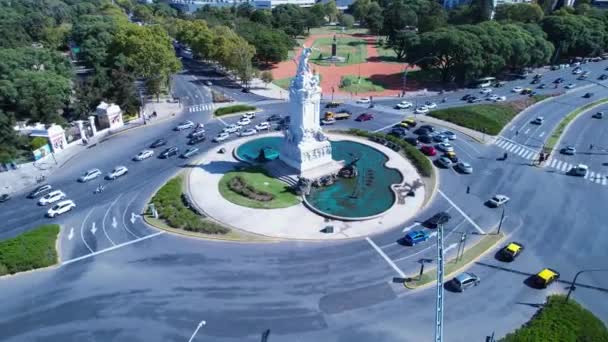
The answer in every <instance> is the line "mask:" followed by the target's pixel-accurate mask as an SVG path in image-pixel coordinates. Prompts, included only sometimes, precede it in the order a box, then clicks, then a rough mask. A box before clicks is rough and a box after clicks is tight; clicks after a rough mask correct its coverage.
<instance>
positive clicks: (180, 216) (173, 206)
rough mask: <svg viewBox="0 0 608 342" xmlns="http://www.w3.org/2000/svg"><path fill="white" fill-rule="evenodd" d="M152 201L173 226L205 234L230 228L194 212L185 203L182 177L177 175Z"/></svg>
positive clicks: (224, 231) (216, 232)
mask: <svg viewBox="0 0 608 342" xmlns="http://www.w3.org/2000/svg"><path fill="white" fill-rule="evenodd" d="M152 203H154V206H155V208H156V210H157V211H158V215H159V218H161V219H163V220H164V221H165V222H167V224H168V225H169V226H171V227H172V228H177V229H183V230H186V231H193V232H199V233H204V234H226V233H228V232H229V231H230V230H229V229H228V228H225V227H223V226H221V225H219V224H216V223H214V222H212V221H210V220H208V219H204V218H203V217H201V216H199V215H197V214H196V213H194V212H193V211H192V210H191V209H190V208H188V207H186V206H185V205H184V202H183V199H182V179H181V178H180V177H176V178H173V179H171V180H170V181H168V182H167V183H166V184H165V185H163V186H162V187H161V188H160V189H159V190H158V192H156V194H155V195H154V197H152Z"/></svg>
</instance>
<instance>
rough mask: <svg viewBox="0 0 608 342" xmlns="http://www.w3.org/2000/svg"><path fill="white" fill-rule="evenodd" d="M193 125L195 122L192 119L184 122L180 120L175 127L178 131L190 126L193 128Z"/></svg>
mask: <svg viewBox="0 0 608 342" xmlns="http://www.w3.org/2000/svg"><path fill="white" fill-rule="evenodd" d="M192 127H194V122H192V121H183V122H180V123H179V124H178V125H177V126H176V127H175V130H176V131H183V130H185V129H189V128H192Z"/></svg>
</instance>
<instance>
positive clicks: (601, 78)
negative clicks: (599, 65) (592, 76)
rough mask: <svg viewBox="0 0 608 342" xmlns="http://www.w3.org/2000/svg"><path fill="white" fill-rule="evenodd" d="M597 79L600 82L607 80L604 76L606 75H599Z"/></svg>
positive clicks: (607, 77) (606, 76)
mask: <svg viewBox="0 0 608 342" xmlns="http://www.w3.org/2000/svg"><path fill="white" fill-rule="evenodd" d="M598 79H599V80H600V81H604V80H608V75H606V74H601V75H600V77H598Z"/></svg>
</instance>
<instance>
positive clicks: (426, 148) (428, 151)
mask: <svg viewBox="0 0 608 342" xmlns="http://www.w3.org/2000/svg"><path fill="white" fill-rule="evenodd" d="M420 141H422V140H420ZM420 152H422V153H424V154H426V155H427V156H430V157H432V156H434V155H436V154H437V150H435V148H434V147H433V146H422V147H421V148H420Z"/></svg>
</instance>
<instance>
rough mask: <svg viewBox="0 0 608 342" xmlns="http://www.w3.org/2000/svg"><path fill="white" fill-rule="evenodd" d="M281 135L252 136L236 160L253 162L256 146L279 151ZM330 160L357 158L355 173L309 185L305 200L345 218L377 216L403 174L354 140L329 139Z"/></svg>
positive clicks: (390, 202) (392, 197)
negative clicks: (319, 184) (317, 185)
mask: <svg viewBox="0 0 608 342" xmlns="http://www.w3.org/2000/svg"><path fill="white" fill-rule="evenodd" d="M282 142H283V138H282V137H266V138H260V139H254V140H251V141H248V142H246V143H244V144H243V145H241V146H239V147H238V149H237V151H236V154H237V156H238V157H239V158H240V159H243V160H247V161H255V158H256V157H257V156H258V154H259V151H260V149H262V148H272V149H275V150H277V151H279V150H280V147H281V144H282ZM331 146H332V151H333V155H332V157H333V159H334V160H344V161H346V162H347V163H348V162H350V161H352V160H354V159H355V158H359V161H358V162H357V169H358V171H359V176H358V177H356V178H352V179H344V178H338V181H337V182H336V183H334V184H332V185H330V186H327V187H322V188H314V187H313V188H312V190H311V192H310V194H309V195H308V196H306V200H307V201H308V203H309V204H310V205H312V206H313V207H314V208H316V209H318V210H320V211H322V212H325V213H328V214H331V215H334V216H342V217H348V218H357V217H367V216H374V215H378V214H380V213H382V212H384V211H386V210H388V209H389V208H390V207H391V206H392V205H393V203H394V202H395V194H394V193H393V191H392V190H391V189H390V186H391V184H397V183H401V182H402V180H403V177H402V176H401V173H399V172H398V171H397V170H395V169H390V168H387V167H386V166H384V164H385V163H386V162H387V160H388V157H386V156H385V155H384V154H383V153H382V152H380V151H378V150H376V149H374V148H372V147H370V146H367V145H364V144H360V143H357V142H354V141H332V142H331Z"/></svg>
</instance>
